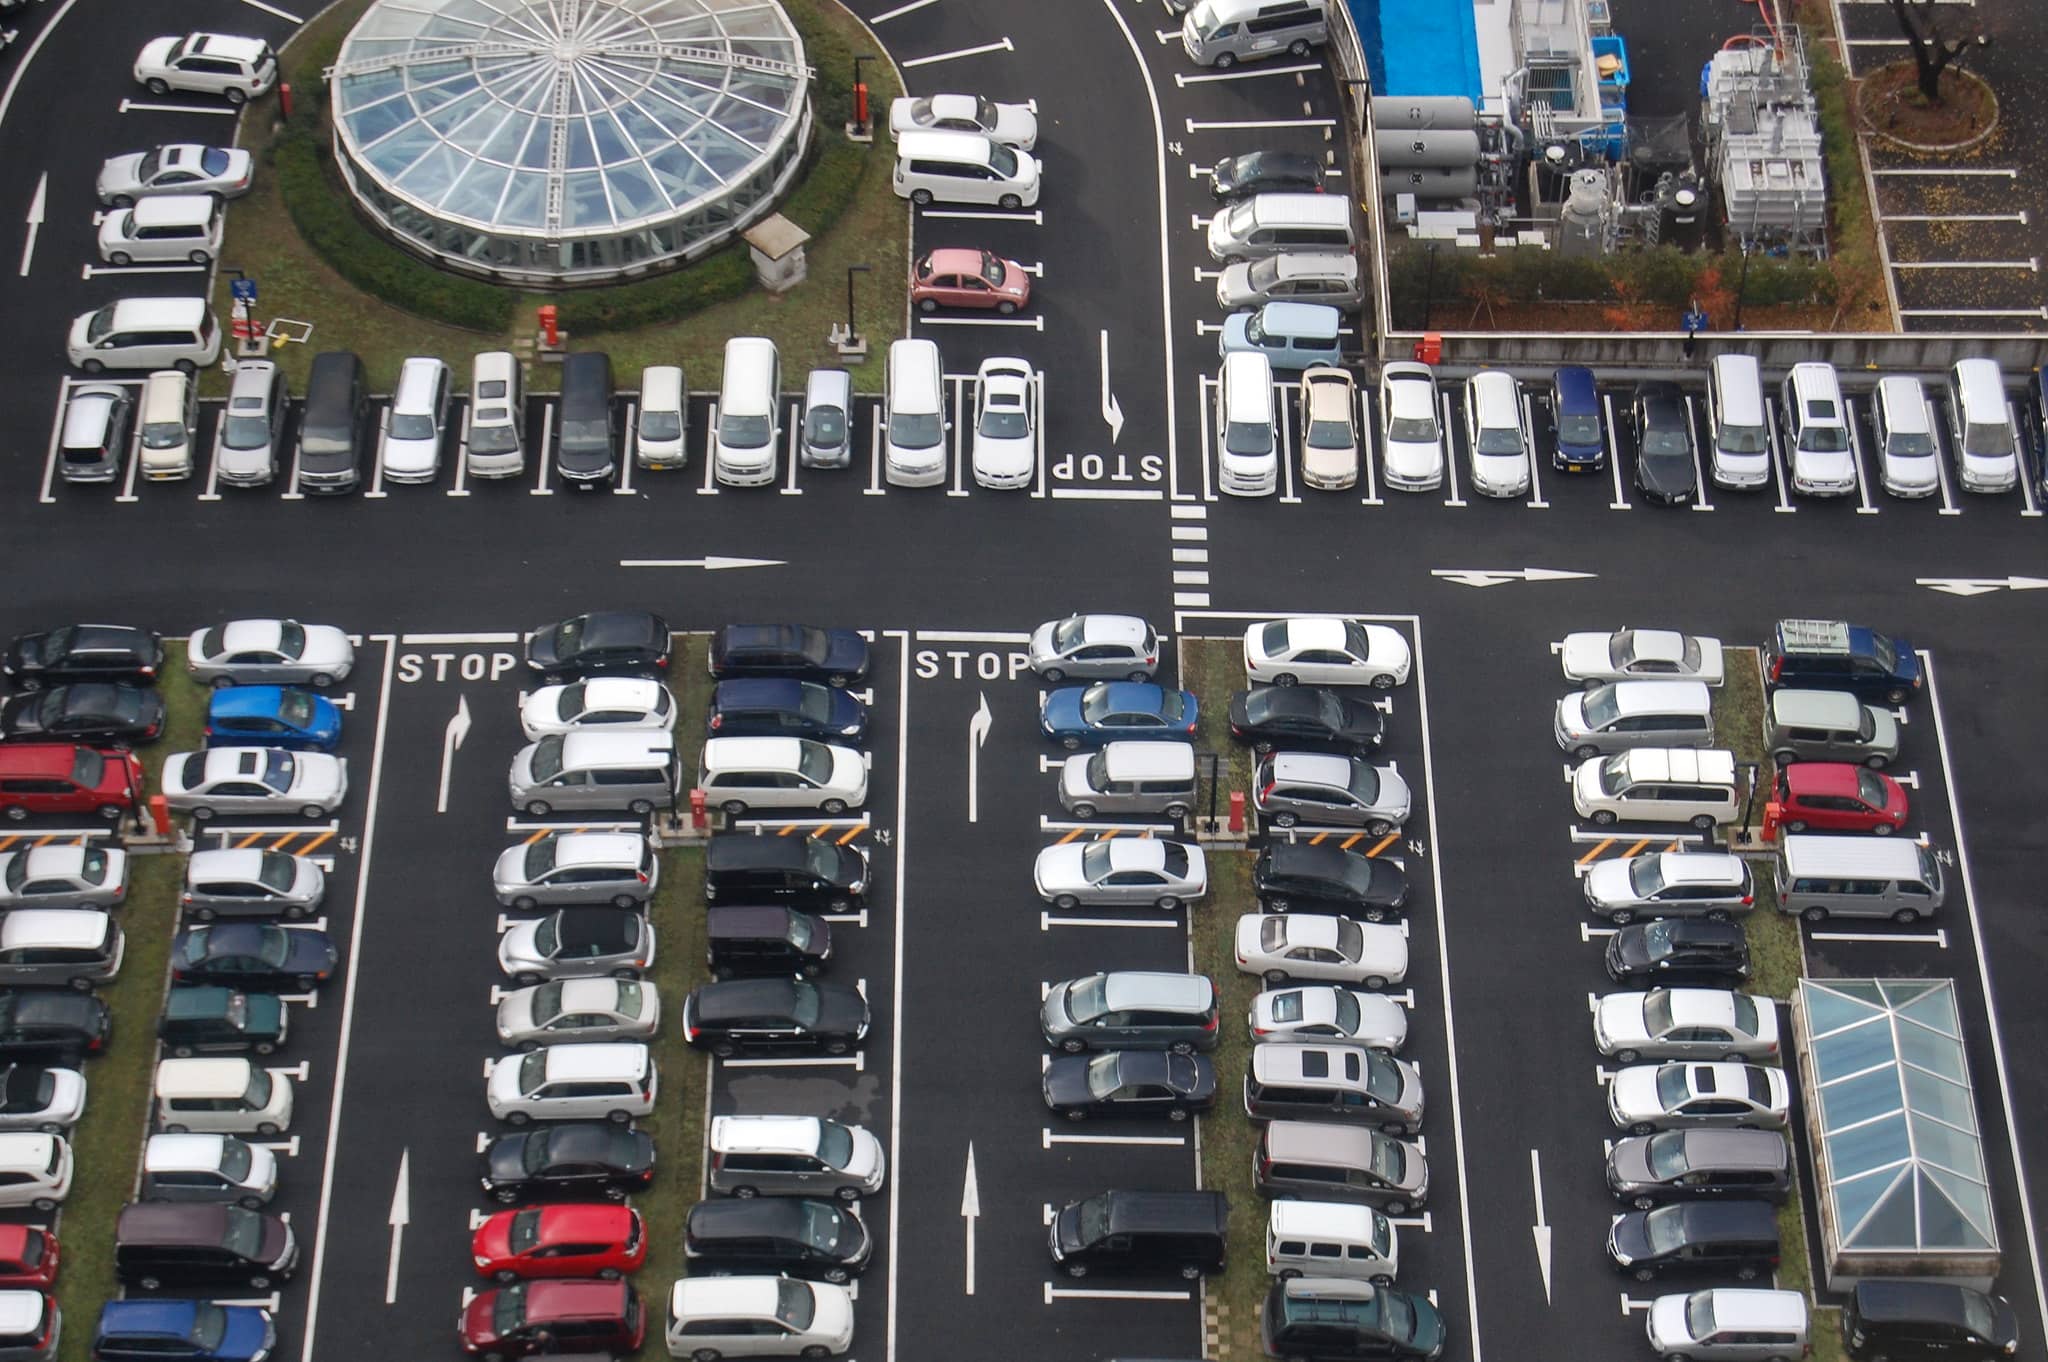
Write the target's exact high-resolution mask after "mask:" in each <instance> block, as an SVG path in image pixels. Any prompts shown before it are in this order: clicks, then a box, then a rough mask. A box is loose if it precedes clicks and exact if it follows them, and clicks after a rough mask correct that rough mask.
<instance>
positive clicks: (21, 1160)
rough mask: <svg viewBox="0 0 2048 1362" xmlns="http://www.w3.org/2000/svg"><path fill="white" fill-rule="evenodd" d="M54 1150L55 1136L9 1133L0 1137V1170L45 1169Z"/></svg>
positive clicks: (55, 1145)
mask: <svg viewBox="0 0 2048 1362" xmlns="http://www.w3.org/2000/svg"><path fill="white" fill-rule="evenodd" d="M56 1148H57V1136H55V1135H39V1134H35V1133H33V1132H30V1131H10V1132H8V1133H7V1134H4V1135H0V1168H33V1169H37V1170H40V1169H43V1168H46V1167H48V1166H49V1163H50V1159H51V1157H52V1156H53V1155H54V1154H55V1152H56Z"/></svg>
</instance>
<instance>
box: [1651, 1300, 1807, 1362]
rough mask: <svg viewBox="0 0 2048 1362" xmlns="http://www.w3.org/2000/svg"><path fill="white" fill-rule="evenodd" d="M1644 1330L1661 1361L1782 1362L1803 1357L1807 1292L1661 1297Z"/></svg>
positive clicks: (1805, 1335) (1804, 1350) (1805, 1346)
mask: <svg viewBox="0 0 2048 1362" xmlns="http://www.w3.org/2000/svg"><path fill="white" fill-rule="evenodd" d="M1644 1330H1645V1332H1646V1333H1647V1334H1648V1335H1649V1339H1650V1347H1651V1349H1652V1351H1654V1352H1655V1353H1656V1354H1657V1355H1658V1356H1659V1357H1662V1358H1663V1359H1664V1360H1665V1362H1672V1360H1673V1359H1678V1362H1786V1359H1790V1358H1797V1357H1804V1356H1805V1355H1806V1350H1807V1309H1806V1293H1805V1292H1803V1291H1761V1290H1753V1289H1748V1288H1740V1287H1712V1288H1709V1289H1707V1290H1705V1291H1693V1292H1687V1293H1683V1294H1678V1295H1670V1296H1659V1297H1657V1298H1656V1299H1655V1300H1653V1301H1651V1302H1650V1310H1649V1322H1648V1323H1647V1324H1646V1325H1645V1326H1644Z"/></svg>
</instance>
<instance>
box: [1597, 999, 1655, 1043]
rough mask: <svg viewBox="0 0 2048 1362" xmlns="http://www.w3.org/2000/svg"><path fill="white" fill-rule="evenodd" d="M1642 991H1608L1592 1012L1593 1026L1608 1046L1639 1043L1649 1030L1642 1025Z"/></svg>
mask: <svg viewBox="0 0 2048 1362" xmlns="http://www.w3.org/2000/svg"><path fill="white" fill-rule="evenodd" d="M1647 996H1648V995H1647V994H1643V993H1610V994H1608V995H1607V996H1606V997H1604V998H1602V999H1601V1000H1600V1006H1599V1007H1598V1008H1597V1009H1596V1010H1595V1011H1594V1013H1593V1027H1594V1029H1595V1030H1596V1031H1597V1032H1599V1035H1600V1039H1602V1040H1604V1041H1605V1042H1607V1044H1608V1045H1609V1046H1610V1047H1613V1046H1619V1045H1641V1044H1643V1043H1644V1042H1645V1041H1647V1040H1649V1038H1650V1032H1649V1029H1648V1028H1647V1027H1645V1026H1644V1025H1643V999H1644V998H1645V997H1647Z"/></svg>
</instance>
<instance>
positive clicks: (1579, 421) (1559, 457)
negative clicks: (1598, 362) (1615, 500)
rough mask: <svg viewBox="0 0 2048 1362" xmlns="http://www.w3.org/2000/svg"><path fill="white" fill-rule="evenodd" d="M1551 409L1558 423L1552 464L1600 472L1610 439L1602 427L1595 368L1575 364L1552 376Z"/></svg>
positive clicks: (1563, 468)
mask: <svg viewBox="0 0 2048 1362" xmlns="http://www.w3.org/2000/svg"><path fill="white" fill-rule="evenodd" d="M1550 410H1551V412H1552V414H1553V418H1554V420H1555V422H1556V426H1557V444H1556V446H1555V447H1554V448H1553V449H1552V450H1551V454H1550V465H1551V467H1553V468H1555V469H1557V470H1558V471H1559V472H1562V473H1597V472H1599V471H1600V467H1601V465H1602V464H1604V463H1606V462H1607V441H1606V437H1605V436H1604V435H1603V433H1602V431H1601V428H1600V393H1599V391H1598V389H1596V388H1595V387H1594V385H1593V371H1592V370H1591V369H1584V368H1580V367H1579V366H1577V365H1572V366H1570V367H1569V368H1564V369H1559V370H1558V371H1557V372H1556V373H1554V374H1552V375H1551V376H1550Z"/></svg>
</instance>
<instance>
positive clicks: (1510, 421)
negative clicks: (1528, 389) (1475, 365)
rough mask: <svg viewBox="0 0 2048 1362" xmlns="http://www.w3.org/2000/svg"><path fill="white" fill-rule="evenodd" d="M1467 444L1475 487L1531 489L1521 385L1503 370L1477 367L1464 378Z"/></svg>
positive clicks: (1511, 492)
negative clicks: (1470, 374) (1474, 372)
mask: <svg viewBox="0 0 2048 1362" xmlns="http://www.w3.org/2000/svg"><path fill="white" fill-rule="evenodd" d="M1465 444H1466V447H1467V448H1468V449H1469V450H1470V451H1471V457H1472V490H1473V491H1475V492H1477V493H1479V495H1481V496H1485V497H1518V496H1521V495H1522V494H1523V493H1525V492H1527V491H1528V490H1529V429H1528V427H1527V426H1526V425H1525V424H1524V423H1523V421H1522V389H1521V386H1520V385H1519V384H1517V383H1516V382H1515V376H1514V375H1513V374H1511V373H1509V372H1508V371H1507V370H1505V369H1481V370H1480V371H1479V372H1478V373H1476V374H1474V375H1472V377H1471V378H1469V379H1467V380H1466V381H1465Z"/></svg>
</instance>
